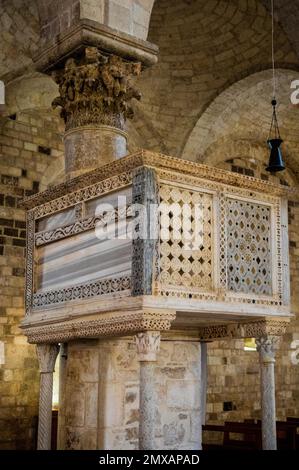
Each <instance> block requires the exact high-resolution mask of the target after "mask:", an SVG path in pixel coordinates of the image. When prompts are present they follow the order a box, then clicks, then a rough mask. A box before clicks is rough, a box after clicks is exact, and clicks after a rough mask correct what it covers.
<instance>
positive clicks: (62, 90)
mask: <svg viewBox="0 0 299 470" xmlns="http://www.w3.org/2000/svg"><path fill="white" fill-rule="evenodd" d="M140 72H141V63H140V62H127V61H125V60H124V59H122V58H121V57H119V56H116V55H104V54H102V53H101V52H100V51H99V50H98V49H97V48H96V47H86V49H85V57H84V58H83V59H81V60H78V59H75V58H69V59H67V61H66V63H65V65H64V68H63V69H61V70H56V71H54V72H53V73H52V77H53V78H54V80H55V81H56V83H57V84H58V85H59V95H60V96H59V97H57V98H55V100H54V101H53V103H52V106H53V107H54V108H56V107H57V106H60V107H61V108H62V111H61V116H62V117H63V119H64V121H65V123H66V130H69V129H73V128H76V127H81V126H85V125H91V124H93V125H106V126H112V127H116V128H118V129H123V126H124V123H125V120H126V118H131V117H133V110H132V108H131V106H130V104H129V102H130V101H131V99H132V98H136V99H138V100H139V99H140V98H141V94H140V92H139V91H138V90H137V89H136V88H135V87H134V86H133V85H132V83H131V80H132V78H133V77H137V76H138V75H139V74H140Z"/></svg>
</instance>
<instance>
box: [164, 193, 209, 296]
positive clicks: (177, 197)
mask: <svg viewBox="0 0 299 470" xmlns="http://www.w3.org/2000/svg"><path fill="white" fill-rule="evenodd" d="M160 199H161V205H160V209H161V216H160V259H159V274H158V280H159V281H160V283H161V284H162V285H168V286H171V285H172V286H176V287H179V286H184V287H191V288H194V289H196V288H197V289H198V288H200V289H202V288H205V289H211V288H212V269H213V268H212V196H211V195H210V194H205V193H200V192H197V191H191V190H187V189H182V188H178V187H176V188H174V187H171V186H168V185H162V186H161V187H160Z"/></svg>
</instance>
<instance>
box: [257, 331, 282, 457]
mask: <svg viewBox="0 0 299 470" xmlns="http://www.w3.org/2000/svg"><path fill="white" fill-rule="evenodd" d="M278 342H279V337H278V336H268V335H267V336H262V337H260V338H258V339H256V344H257V350H258V352H259V354H260V373H261V405H262V444H263V450H276V449H277V441H276V409H275V375H274V364H275V351H276V349H277V347H278Z"/></svg>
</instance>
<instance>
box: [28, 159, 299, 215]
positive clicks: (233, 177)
mask: <svg viewBox="0 0 299 470" xmlns="http://www.w3.org/2000/svg"><path fill="white" fill-rule="evenodd" d="M144 165H147V166H151V167H156V168H157V171H158V172H159V174H161V176H162V175H163V173H164V172H165V176H166V179H167V173H170V172H171V173H172V174H174V172H178V177H180V178H183V179H185V181H186V177H187V178H188V180H190V178H192V177H197V178H201V179H203V180H210V181H211V182H214V183H215V182H216V183H221V184H224V185H229V186H231V187H232V188H233V187H236V190H237V191H240V188H243V189H246V190H250V191H256V192H257V193H259V194H261V193H263V194H269V195H272V196H285V197H288V196H292V199H297V198H298V191H297V190H294V189H291V188H287V187H283V186H278V185H276V184H273V183H271V182H268V181H263V180H259V179H256V178H252V177H250V176H244V175H240V174H235V173H232V172H229V171H225V170H221V169H219V168H214V167H211V166H208V165H202V164H199V163H195V162H190V161H187V160H182V159H180V158H174V157H170V156H166V155H163V154H159V153H153V152H150V151H147V150H141V151H140V152H137V153H135V154H132V155H129V156H128V157H124V158H122V159H120V160H117V161H115V162H113V163H111V164H109V165H105V166H104V167H103V168H99V169H97V170H94V171H92V172H90V173H87V174H85V175H82V176H80V177H78V178H75V179H74V180H73V181H70V182H66V183H62V184H60V185H58V186H56V187H54V188H50V189H48V190H47V191H44V192H43V193H40V194H37V195H34V196H30V197H29V198H27V199H26V200H25V201H24V203H23V207H25V208H27V209H31V208H34V207H36V206H40V205H42V204H45V203H47V202H49V201H51V200H53V199H57V198H62V197H63V196H67V195H68V194H70V193H74V192H76V191H78V190H80V189H82V188H85V187H86V186H89V185H94V184H96V183H98V182H99V181H102V180H103V179H106V178H107V175H110V176H111V177H112V176H115V175H119V174H120V173H125V172H131V171H132V170H134V168H138V167H139V166H144ZM179 173H181V175H179ZM218 189H219V187H218Z"/></svg>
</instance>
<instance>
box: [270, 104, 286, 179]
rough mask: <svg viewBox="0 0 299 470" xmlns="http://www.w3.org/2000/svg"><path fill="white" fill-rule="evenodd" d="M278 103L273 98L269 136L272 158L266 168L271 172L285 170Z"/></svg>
mask: <svg viewBox="0 0 299 470" xmlns="http://www.w3.org/2000/svg"><path fill="white" fill-rule="evenodd" d="M276 105H277V101H276V99H275V98H274V99H273V100H272V106H273V114H272V122H271V127H270V132H269V138H268V140H267V143H268V145H269V148H270V159H269V165H268V166H267V168H266V170H267V171H269V172H270V173H277V172H278V171H283V170H285V164H284V162H283V159H282V154H281V149H280V146H281V144H282V143H283V140H282V138H281V137H280V132H279V127H278V122H277V116H276Z"/></svg>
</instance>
